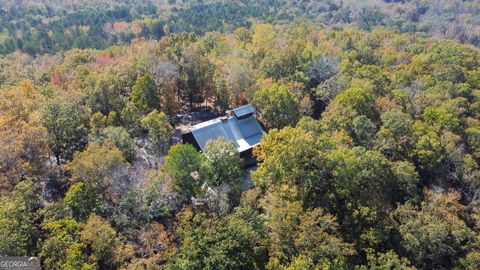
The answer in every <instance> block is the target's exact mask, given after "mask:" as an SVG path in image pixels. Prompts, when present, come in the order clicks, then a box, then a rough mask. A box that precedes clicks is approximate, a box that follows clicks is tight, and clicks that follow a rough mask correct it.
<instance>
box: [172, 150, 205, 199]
mask: <svg viewBox="0 0 480 270" xmlns="http://www.w3.org/2000/svg"><path fill="white" fill-rule="evenodd" d="M201 166H202V156H201V155H200V153H199V152H198V151H197V149H195V148H194V147H193V146H192V145H190V144H176V145H173V146H172V147H170V149H169V150H168V154H167V156H166V157H165V168H166V169H167V171H168V172H169V173H170V175H171V176H172V178H173V181H174V184H175V186H176V189H177V191H179V192H180V193H181V194H182V195H183V196H184V197H185V198H186V199H187V200H189V199H190V197H191V196H193V195H195V193H196V191H197V190H198V188H199V187H200V186H201V183H199V182H198V180H197V179H194V178H193V177H192V173H194V172H197V173H199V172H200V170H201Z"/></svg>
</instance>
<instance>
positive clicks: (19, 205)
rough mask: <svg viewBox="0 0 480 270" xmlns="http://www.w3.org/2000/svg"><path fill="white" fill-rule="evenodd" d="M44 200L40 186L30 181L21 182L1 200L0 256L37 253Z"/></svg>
mask: <svg viewBox="0 0 480 270" xmlns="http://www.w3.org/2000/svg"><path fill="white" fill-rule="evenodd" d="M41 206H42V200H41V197H40V195H39V187H38V186H37V185H36V184H34V183H33V182H32V181H30V180H25V181H22V182H20V183H18V184H17V185H16V186H15V189H14V190H13V191H12V193H11V194H10V195H8V196H6V197H3V198H1V199H0V253H1V254H2V255H8V256H27V255H30V254H36V252H37V248H38V246H37V244H38V240H39V237H40V230H39V228H38V227H37V226H38V220H39V213H38V212H37V211H38V210H39V209H40V208H41Z"/></svg>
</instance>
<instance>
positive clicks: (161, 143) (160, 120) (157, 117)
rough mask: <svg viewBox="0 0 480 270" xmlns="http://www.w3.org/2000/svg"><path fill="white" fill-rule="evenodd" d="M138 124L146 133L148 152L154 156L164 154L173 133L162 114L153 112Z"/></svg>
mask: <svg viewBox="0 0 480 270" xmlns="http://www.w3.org/2000/svg"><path fill="white" fill-rule="evenodd" d="M140 123H141V126H142V127H143V128H144V129H146V130H147V131H148V142H149V150H150V151H151V152H152V153H153V154H155V155H162V154H163V153H165V151H166V150H167V149H168V145H169V143H170V140H171V139H172V131H173V128H172V126H171V125H170V123H169V122H168V118H167V116H166V115H165V114H164V113H163V112H158V111H157V110H153V111H152V112H150V113H149V114H148V115H147V116H145V117H144V118H143V119H142V120H141V122H140Z"/></svg>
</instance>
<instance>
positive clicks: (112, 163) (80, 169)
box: [66, 144, 129, 199]
mask: <svg viewBox="0 0 480 270" xmlns="http://www.w3.org/2000/svg"><path fill="white" fill-rule="evenodd" d="M128 168H129V165H128V163H127V162H126V160H125V157H124V156H123V154H122V152H121V151H120V150H118V149H117V148H116V147H114V146H109V147H107V146H100V145H98V144H91V145H89V146H88V147H87V148H86V149H85V151H83V152H77V153H75V155H74V157H73V160H72V161H70V162H68V163H67V164H66V169H67V170H68V171H70V173H71V180H72V181H73V182H82V183H84V184H85V185H86V186H88V187H91V188H94V189H96V190H97V191H99V192H101V194H102V195H103V198H110V199H112V196H114V195H115V194H118V193H123V192H124V189H125V187H126V185H128V184H129V183H128V176H127V171H128Z"/></svg>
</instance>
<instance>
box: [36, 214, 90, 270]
mask: <svg viewBox="0 0 480 270" xmlns="http://www.w3.org/2000/svg"><path fill="white" fill-rule="evenodd" d="M42 230H43V231H44V232H45V233H46V235H47V238H46V239H45V241H44V243H43V245H42V250H41V252H40V255H41V256H42V266H43V267H44V268H45V269H49V270H55V269H60V268H61V267H62V265H63V264H64V263H65V262H66V258H67V250H68V249H69V248H71V246H72V245H75V244H76V243H77V242H78V240H79V239H78V238H79V232H80V230H81V224H80V223H78V222H76V221H75V220H73V219H71V218H62V219H53V220H50V219H48V220H45V221H44V222H43V223H42Z"/></svg>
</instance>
